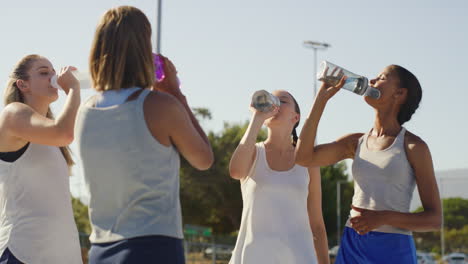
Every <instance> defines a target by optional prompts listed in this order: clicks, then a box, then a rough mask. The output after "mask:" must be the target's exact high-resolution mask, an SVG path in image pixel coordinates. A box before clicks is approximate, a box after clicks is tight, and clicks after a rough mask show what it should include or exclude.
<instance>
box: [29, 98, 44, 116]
mask: <svg viewBox="0 0 468 264" xmlns="http://www.w3.org/2000/svg"><path fill="white" fill-rule="evenodd" d="M24 100H25V102H24V103H25V104H27V105H29V106H30V107H31V108H32V109H34V110H35V111H36V112H38V113H39V114H41V115H43V116H46V115H47V111H48V110H49V103H48V102H44V101H41V100H39V99H38V98H32V97H27V96H26V97H25V98H24Z"/></svg>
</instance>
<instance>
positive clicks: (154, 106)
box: [145, 91, 184, 114]
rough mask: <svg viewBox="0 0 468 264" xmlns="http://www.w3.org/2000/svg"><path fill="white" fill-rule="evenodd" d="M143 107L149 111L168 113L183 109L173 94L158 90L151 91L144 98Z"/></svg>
mask: <svg viewBox="0 0 468 264" xmlns="http://www.w3.org/2000/svg"><path fill="white" fill-rule="evenodd" d="M145 108H146V109H148V110H150V111H151V112H153V111H157V112H158V113H164V114H168V113H171V112H173V111H183V109H184V108H183V106H182V104H181V103H180V102H179V100H177V98H175V97H174V96H172V95H170V94H168V93H165V92H160V91H151V92H150V93H149V94H148V96H147V97H146V99H145Z"/></svg>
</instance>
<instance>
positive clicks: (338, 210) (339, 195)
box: [336, 180, 347, 246]
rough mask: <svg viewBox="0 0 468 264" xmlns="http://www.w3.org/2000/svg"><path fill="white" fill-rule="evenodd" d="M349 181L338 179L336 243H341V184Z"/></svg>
mask: <svg viewBox="0 0 468 264" xmlns="http://www.w3.org/2000/svg"><path fill="white" fill-rule="evenodd" d="M342 183H347V181H344V180H338V181H336V245H338V246H339V245H340V238H341V236H340V229H341V184H342Z"/></svg>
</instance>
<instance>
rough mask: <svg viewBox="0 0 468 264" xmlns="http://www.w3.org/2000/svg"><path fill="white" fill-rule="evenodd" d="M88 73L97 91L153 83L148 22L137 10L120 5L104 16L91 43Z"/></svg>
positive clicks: (150, 84) (149, 25)
mask: <svg viewBox="0 0 468 264" xmlns="http://www.w3.org/2000/svg"><path fill="white" fill-rule="evenodd" d="M89 72H90V74H91V79H92V84H93V87H94V89H95V90H97V91H105V90H114V89H115V90H118V89H120V88H130V87H135V86H138V87H142V88H148V87H151V86H152V85H153V83H154V64H153V55H152V52H151V24H150V22H149V21H148V18H147V17H146V16H145V14H143V12H142V11H141V10H140V9H138V8H135V7H132V6H120V7H117V8H112V9H110V10H108V11H107V12H106V13H105V14H104V15H103V17H102V18H101V21H100V22H99V24H98V25H97V28H96V33H95V35H94V40H93V44H92V46H91V53H90V56H89Z"/></svg>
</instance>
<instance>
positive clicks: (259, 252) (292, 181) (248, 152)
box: [229, 90, 329, 264]
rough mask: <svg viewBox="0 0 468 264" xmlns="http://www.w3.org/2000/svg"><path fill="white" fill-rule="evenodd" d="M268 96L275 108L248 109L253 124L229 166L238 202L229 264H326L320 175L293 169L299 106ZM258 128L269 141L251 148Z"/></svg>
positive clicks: (311, 169) (282, 95)
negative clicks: (239, 217) (264, 129)
mask: <svg viewBox="0 0 468 264" xmlns="http://www.w3.org/2000/svg"><path fill="white" fill-rule="evenodd" d="M273 95H275V96H277V97H278V98H279V100H280V106H279V107H274V108H273V109H271V110H270V111H268V112H261V111H258V110H256V109H254V108H253V107H251V110H252V112H253V114H252V119H251V120H250V124H249V126H248V128H247V130H246V132H245V134H244V136H243V138H242V140H241V141H240V143H239V145H238V146H237V148H236V150H235V152H234V154H233V155H232V157H231V162H230V164H229V173H230V175H231V177H232V178H234V179H238V180H240V183H241V191H242V200H243V210H242V220H241V226H240V229H239V235H238V238H237V243H236V247H235V249H234V251H233V254H232V258H231V261H230V262H229V263H230V264H251V263H259V264H263V263H265V264H271V263H288V264H310V263H329V259H328V245H327V234H326V230H325V224H324V222H323V217H322V192H321V185H320V170H319V168H318V167H303V166H299V165H295V163H294V162H295V145H296V141H297V135H296V127H297V126H298V124H299V120H300V110H299V106H298V104H297V102H296V100H295V99H294V98H293V97H292V96H291V94H290V93H288V92H286V91H281V90H280V91H275V92H273ZM263 124H265V125H266V126H267V128H268V138H267V139H266V140H265V141H264V142H259V143H256V140H257V135H258V133H259V131H260V129H261V127H262V125H263ZM291 136H292V137H291ZM317 259H318V261H317Z"/></svg>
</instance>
